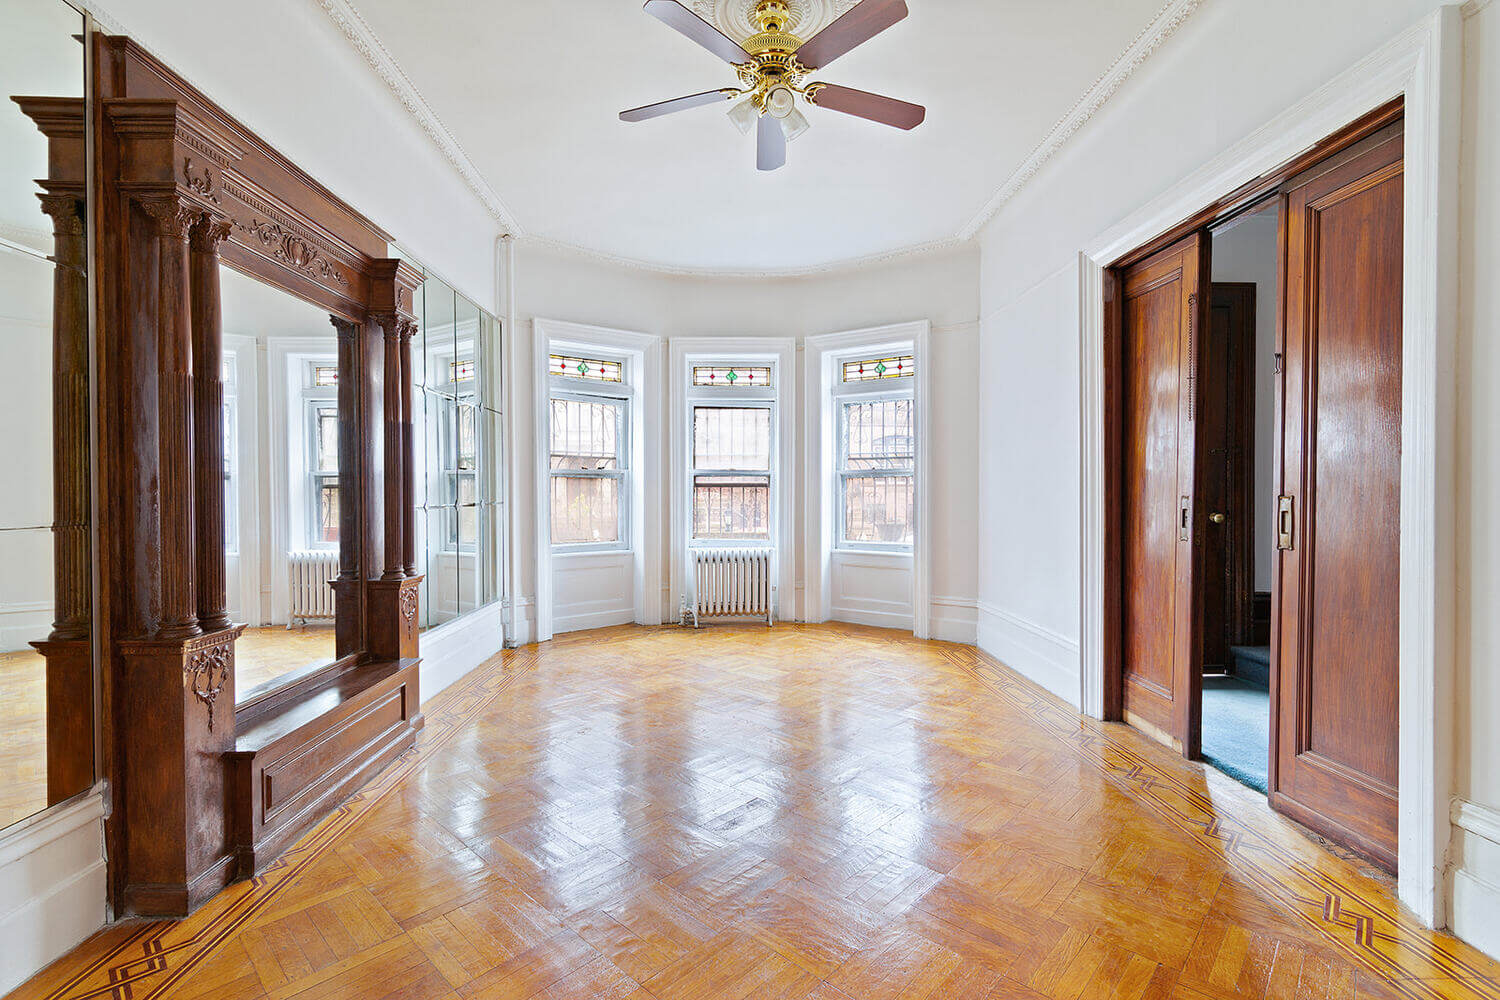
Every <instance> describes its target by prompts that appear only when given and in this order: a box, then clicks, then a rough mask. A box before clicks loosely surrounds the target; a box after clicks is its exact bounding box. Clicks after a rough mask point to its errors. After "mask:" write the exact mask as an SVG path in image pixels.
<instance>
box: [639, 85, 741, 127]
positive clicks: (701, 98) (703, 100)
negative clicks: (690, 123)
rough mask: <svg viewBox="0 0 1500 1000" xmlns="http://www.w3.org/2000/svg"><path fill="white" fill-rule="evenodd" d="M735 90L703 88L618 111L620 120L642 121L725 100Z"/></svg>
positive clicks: (735, 91)
mask: <svg viewBox="0 0 1500 1000" xmlns="http://www.w3.org/2000/svg"><path fill="white" fill-rule="evenodd" d="M737 93H739V91H737V90H705V91H704V92H703V93H701V94H690V95H689V96H687V97H678V98H675V99H673V100H670V101H659V102H657V103H656V104H648V105H646V106H645V107H642V108H631V109H630V110H629V111H621V112H620V121H622V122H643V121H648V120H650V119H652V118H660V117H661V116H662V115H670V114H672V113H673V112H675V111H686V110H687V109H688V108H701V107H703V105H705V104H713V103H714V102H715V101H727V100H729V98H731V97H733V96H734V95H735V94H737Z"/></svg>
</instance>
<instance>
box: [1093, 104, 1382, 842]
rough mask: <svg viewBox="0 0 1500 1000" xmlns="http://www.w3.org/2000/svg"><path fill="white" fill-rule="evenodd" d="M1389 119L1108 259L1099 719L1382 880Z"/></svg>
mask: <svg viewBox="0 0 1500 1000" xmlns="http://www.w3.org/2000/svg"><path fill="white" fill-rule="evenodd" d="M1401 110H1402V109H1401V104H1400V102H1399V101H1398V102H1393V103H1392V104H1390V105H1387V106H1385V107H1384V108H1381V109H1378V110H1377V111H1375V112H1372V113H1371V114H1370V115H1368V116H1366V117H1365V118H1364V119H1361V120H1360V121H1358V122H1356V123H1354V124H1352V125H1351V126H1349V128H1347V129H1346V130H1344V132H1343V133H1341V134H1339V135H1335V136H1332V137H1330V138H1329V139H1328V140H1327V141H1325V142H1324V143H1320V144H1319V145H1318V146H1317V147H1315V148H1313V149H1309V150H1308V151H1307V152H1305V153H1304V154H1303V155H1302V156H1299V157H1297V158H1295V159H1294V160H1293V161H1292V162H1290V163H1288V164H1287V165H1285V166H1284V167H1282V168H1281V169H1278V170H1276V171H1273V172H1272V173H1270V174H1267V175H1265V176H1263V177H1261V178H1258V179H1257V180H1255V181H1253V182H1250V183H1249V184H1247V185H1245V186H1244V187H1243V188H1241V189H1240V190H1238V191H1236V192H1233V193H1232V194H1231V195H1229V196H1227V197H1226V198H1225V199H1223V200H1221V201H1220V202H1218V203H1215V204H1213V205H1210V206H1208V207H1206V208H1205V209H1204V210H1202V211H1201V212H1199V213H1198V214H1197V215H1195V216H1193V217H1192V218H1190V219H1187V220H1185V221H1184V222H1183V223H1182V224H1181V225H1179V226H1177V227H1175V228H1173V229H1171V230H1169V231H1168V232H1165V233H1163V234H1162V235H1161V236H1159V237H1158V238H1156V239H1155V240H1153V241H1151V242H1150V243H1148V244H1147V245H1145V246H1143V247H1140V248H1138V249H1137V250H1135V251H1133V252H1131V253H1127V254H1125V255H1124V256H1122V257H1120V258H1119V259H1117V260H1116V261H1115V262H1114V263H1113V264H1111V265H1110V266H1109V267H1108V268H1107V269H1106V271H1105V276H1104V277H1105V281H1104V292H1105V295H1104V304H1105V310H1104V316H1103V318H1104V344H1103V347H1104V363H1105V380H1104V413H1105V424H1104V429H1105V435H1104V439H1103V443H1104V452H1105V454H1104V467H1105V478H1104V503H1105V512H1106V517H1105V537H1104V555H1105V564H1104V584H1105V600H1106V607H1105V614H1104V619H1103V624H1104V653H1105V664H1104V666H1105V669H1104V681H1105V687H1104V703H1105V704H1104V708H1105V716H1106V718H1112V719H1119V720H1122V721H1125V722H1127V723H1129V724H1130V725H1132V726H1134V727H1136V728H1138V729H1141V730H1142V731H1144V732H1146V733H1147V734H1148V735H1151V736H1153V737H1155V738H1156V739H1158V740H1160V741H1161V742H1164V743H1166V744H1167V745H1169V746H1171V747H1173V748H1174V749H1177V750H1178V751H1180V752H1181V753H1182V754H1183V755H1184V756H1187V757H1190V758H1206V759H1208V760H1209V761H1210V763H1212V764H1213V765H1214V766H1216V767H1218V768H1220V769H1221V770H1224V771H1226V772H1227V773H1229V774H1231V775H1232V776H1233V777H1235V778H1237V779H1239V780H1241V781H1243V782H1244V783H1246V784H1248V785H1251V786H1252V787H1256V788H1259V789H1262V790H1264V791H1265V792H1266V793H1267V795H1268V797H1269V800H1270V803H1271V806H1272V807H1273V808H1274V809H1276V810H1278V811H1279V812H1282V813H1284V814H1286V815H1288V816H1290V817H1291V818H1293V819H1295V820H1297V821H1298V822H1300V823H1302V824H1303V825H1304V826H1307V827H1310V828H1312V829H1313V830H1315V831H1317V832H1318V833H1320V834H1323V835H1324V836H1327V837H1328V838H1329V839H1331V840H1333V841H1335V842H1337V843H1340V844H1343V845H1345V846H1348V847H1351V848H1353V849H1355V850H1357V851H1359V852H1360V853H1363V854H1365V855H1366V856H1368V857H1370V858H1372V859H1373V860H1375V861H1376V862H1377V863H1379V864H1381V865H1382V867H1385V868H1386V869H1388V870H1391V871H1394V869H1395V864H1396V814H1397V804H1398V789H1397V768H1396V758H1397V748H1398V745H1399V734H1398V732H1397V705H1398V700H1399V690H1398V676H1399V642H1398V637H1399V630H1398V620H1397V610H1398V605H1399V580H1400V575H1399V570H1400V567H1399V556H1400V503H1401V488H1400V480H1401V447H1402V437H1401V424H1402V419H1403V410H1402V404H1401V399H1402V343H1403V340H1402V322H1403V312H1402V303H1403V300H1402V268H1403V250H1402V247H1403V226H1404V215H1403V205H1404V202H1403V184H1404V153H1403V150H1404V131H1403V124H1402V113H1401ZM1268 568H1269V572H1267V569H1268ZM1257 595H1262V596H1260V597H1259V599H1257Z"/></svg>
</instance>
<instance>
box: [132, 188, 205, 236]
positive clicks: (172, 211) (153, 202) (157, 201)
mask: <svg viewBox="0 0 1500 1000" xmlns="http://www.w3.org/2000/svg"><path fill="white" fill-rule="evenodd" d="M140 206H141V208H142V209H143V210H144V211H145V213H146V214H147V215H149V216H151V218H153V219H155V220H156V233H157V235H158V236H160V237H162V238H163V239H178V240H186V239H187V238H188V232H189V230H191V229H192V226H193V223H194V222H196V221H197V220H198V217H199V216H200V215H202V214H203V212H202V209H200V208H198V207H197V206H196V205H193V204H192V203H191V202H187V201H184V200H182V199H181V198H178V197H175V196H171V195H168V196H166V197H164V198H144V199H142V200H141V201H140Z"/></svg>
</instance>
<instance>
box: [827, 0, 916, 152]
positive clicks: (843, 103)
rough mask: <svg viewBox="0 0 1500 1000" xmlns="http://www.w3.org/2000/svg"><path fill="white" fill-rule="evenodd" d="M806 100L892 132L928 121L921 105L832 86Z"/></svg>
mask: <svg viewBox="0 0 1500 1000" xmlns="http://www.w3.org/2000/svg"><path fill="white" fill-rule="evenodd" d="M861 6H863V5H861ZM858 9H859V8H858V7H856V8H855V10H858ZM807 99H808V100H809V101H811V102H812V103H813V104H816V105H817V106H818V107H820V108H827V109H828V110H829V111H842V112H843V113H844V114H846V115H854V116H855V117H856V118H868V119H869V120H870V121H872V122H879V123H880V124H882V125H889V126H891V127H892V128H901V129H907V130H910V129H914V128H916V127H917V126H918V125H920V124H922V122H923V121H925V120H926V118H927V109H926V108H924V107H922V105H920V104H908V103H907V102H906V101H898V100H896V99H895V98H894V97H882V96H880V95H879V94H870V93H866V92H865V91H863V90H855V89H854V88H853V87H840V86H838V85H836V84H832V83H826V84H822V85H820V86H818V87H817V88H816V89H814V88H812V87H809V88H808V95H807Z"/></svg>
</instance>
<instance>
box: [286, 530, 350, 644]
mask: <svg viewBox="0 0 1500 1000" xmlns="http://www.w3.org/2000/svg"><path fill="white" fill-rule="evenodd" d="M286 567H287V595H288V611H287V622H286V627H287V628H291V627H292V624H293V623H294V622H296V621H297V620H298V619H301V620H302V621H310V620H312V619H314V618H332V617H333V588H332V587H331V586H329V584H328V581H330V580H332V579H334V578H335V577H337V576H338V575H339V554H338V550H337V549H326V550H323V549H316V550H311V551H300V552H288V553H287V556H286Z"/></svg>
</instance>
